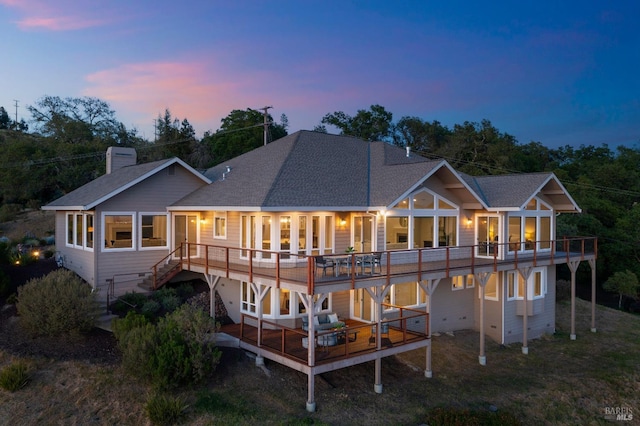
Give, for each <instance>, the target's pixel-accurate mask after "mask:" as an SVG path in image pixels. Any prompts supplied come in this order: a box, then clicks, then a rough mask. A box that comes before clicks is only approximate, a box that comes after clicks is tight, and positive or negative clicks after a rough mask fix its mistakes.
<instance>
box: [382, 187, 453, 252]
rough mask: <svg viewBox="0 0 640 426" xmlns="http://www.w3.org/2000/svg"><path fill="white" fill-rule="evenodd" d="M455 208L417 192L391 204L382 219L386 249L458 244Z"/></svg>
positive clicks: (444, 201) (427, 194) (438, 197)
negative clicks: (385, 217) (389, 209)
mask: <svg viewBox="0 0 640 426" xmlns="http://www.w3.org/2000/svg"><path fill="white" fill-rule="evenodd" d="M458 216H459V208H458V207H457V206H456V205H454V204H452V203H451V202H449V201H448V200H445V199H444V198H442V197H441V196H439V195H437V194H434V193H431V192H429V191H427V190H426V189H421V190H419V191H417V192H415V193H414V194H412V195H411V196H410V197H409V198H405V199H403V200H402V201H400V202H398V203H397V204H396V205H394V207H393V209H392V210H391V211H389V213H388V215H387V219H386V249H387V250H398V249H407V248H422V247H447V246H457V245H458Z"/></svg>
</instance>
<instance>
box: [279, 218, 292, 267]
mask: <svg viewBox="0 0 640 426" xmlns="http://www.w3.org/2000/svg"><path fill="white" fill-rule="evenodd" d="M280 252H281V253H282V254H280V259H289V258H290V256H289V253H291V216H280Z"/></svg>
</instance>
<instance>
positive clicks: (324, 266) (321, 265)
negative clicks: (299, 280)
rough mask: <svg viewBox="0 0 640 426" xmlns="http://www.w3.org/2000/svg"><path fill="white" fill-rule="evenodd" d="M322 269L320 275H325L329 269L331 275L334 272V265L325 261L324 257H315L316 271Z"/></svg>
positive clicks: (328, 260)
mask: <svg viewBox="0 0 640 426" xmlns="http://www.w3.org/2000/svg"><path fill="white" fill-rule="evenodd" d="M318 268H322V275H323V276H326V275H327V269H328V268H331V273H332V274H333V273H334V271H335V269H334V268H335V263H334V262H333V260H331V259H327V258H325V257H324V256H316V269H318Z"/></svg>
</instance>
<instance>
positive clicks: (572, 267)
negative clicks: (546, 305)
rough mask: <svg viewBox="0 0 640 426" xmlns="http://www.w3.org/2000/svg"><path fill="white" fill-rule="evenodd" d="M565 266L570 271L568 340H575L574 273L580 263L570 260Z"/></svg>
mask: <svg viewBox="0 0 640 426" xmlns="http://www.w3.org/2000/svg"><path fill="white" fill-rule="evenodd" d="M567 265H568V266H569V269H570V270H571V334H570V336H569V338H570V339H571V340H576V271H577V270H578V266H579V265H580V261H575V260H572V261H570V262H569V263H567Z"/></svg>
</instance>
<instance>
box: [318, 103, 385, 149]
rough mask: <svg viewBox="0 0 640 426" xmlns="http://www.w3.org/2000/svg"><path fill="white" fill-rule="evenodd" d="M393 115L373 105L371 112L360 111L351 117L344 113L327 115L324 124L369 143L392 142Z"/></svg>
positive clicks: (338, 112)
mask: <svg viewBox="0 0 640 426" xmlns="http://www.w3.org/2000/svg"><path fill="white" fill-rule="evenodd" d="M392 119H393V114H391V113H390V112H388V111H387V110H385V109H384V107H383V106H380V105H371V107H370V110H369V111H367V110H364V109H360V110H358V112H357V113H356V115H355V116H353V117H351V116H349V115H347V114H345V113H344V112H342V111H336V112H334V113H332V114H327V115H325V116H324V117H323V118H322V121H321V123H322V124H329V125H331V126H335V127H337V128H338V129H340V134H343V135H349V136H355V137H357V138H361V139H366V140H369V141H390V140H391V139H392V134H393V123H392Z"/></svg>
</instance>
